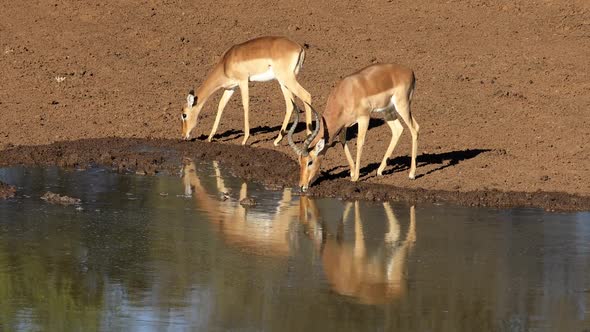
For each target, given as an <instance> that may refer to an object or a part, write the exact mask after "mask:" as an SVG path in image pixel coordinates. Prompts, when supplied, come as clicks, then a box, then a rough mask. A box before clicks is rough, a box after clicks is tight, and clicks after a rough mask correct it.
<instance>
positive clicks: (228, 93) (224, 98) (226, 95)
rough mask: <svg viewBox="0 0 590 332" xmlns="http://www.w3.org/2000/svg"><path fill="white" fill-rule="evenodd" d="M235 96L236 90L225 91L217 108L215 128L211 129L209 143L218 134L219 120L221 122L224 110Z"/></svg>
mask: <svg viewBox="0 0 590 332" xmlns="http://www.w3.org/2000/svg"><path fill="white" fill-rule="evenodd" d="M233 94H234V90H225V91H223V95H222V96H221V99H220V100H219V106H218V107H217V115H216V116H215V123H214V124H213V128H211V133H210V134H209V138H208V139H207V140H208V141H209V142H211V140H212V139H213V136H215V133H216V132H217V126H219V120H221V114H222V113H223V109H225V106H226V105H227V102H228V101H229V99H230V98H231V96H232V95H233Z"/></svg>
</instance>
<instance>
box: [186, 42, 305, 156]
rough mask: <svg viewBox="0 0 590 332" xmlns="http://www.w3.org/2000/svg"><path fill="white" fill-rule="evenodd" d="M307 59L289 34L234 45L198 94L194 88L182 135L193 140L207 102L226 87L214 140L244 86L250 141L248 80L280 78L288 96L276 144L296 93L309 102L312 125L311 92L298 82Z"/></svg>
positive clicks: (289, 114) (285, 123) (281, 135)
mask: <svg viewBox="0 0 590 332" xmlns="http://www.w3.org/2000/svg"><path fill="white" fill-rule="evenodd" d="M304 59H305V50H304V49H303V47H301V45H299V44H298V43H296V42H294V41H291V40H289V39H287V38H285V37H260V38H256V39H252V40H249V41H247V42H245V43H242V44H238V45H234V46H232V47H231V48H230V49H229V50H227V51H226V52H225V54H224V55H223V56H222V57H221V60H220V61H219V62H218V63H217V65H215V67H214V68H213V70H212V71H211V73H210V74H209V76H208V77H207V78H206V79H205V81H204V82H203V84H201V86H200V87H199V89H197V94H196V95H195V94H194V93H193V92H192V91H191V92H189V95H188V97H187V104H186V105H185V106H184V108H183V110H182V116H181V119H182V137H183V138H184V139H189V138H190V134H191V131H192V130H193V129H194V127H195V126H196V125H197V120H198V117H199V114H200V113H201V110H202V109H203V106H204V105H205V102H207V100H208V99H209V97H210V96H211V95H212V94H213V93H214V92H215V91H217V90H219V89H223V95H222V96H221V100H220V101H219V106H218V108H217V115H216V116H215V123H214V124H213V128H212V129H211V133H210V134H209V138H208V140H209V141H211V140H212V139H213V136H214V135H215V133H216V132H217V126H218V125H219V120H220V119H221V114H222V113H223V109H224V108H225V106H226V105H227V103H228V101H229V100H230V98H231V96H232V95H233V94H234V91H235V90H236V88H237V87H239V88H240V92H241V95H242V104H243V106H244V139H243V140H242V145H244V144H246V142H247V141H248V138H249V137H250V122H249V117H248V113H249V96H248V82H265V81H271V80H277V81H278V82H279V85H280V86H281V91H282V92H283V96H284V97H285V105H286V109H287V111H286V114H285V119H284V120H283V125H282V126H281V130H280V132H279V135H278V136H277V138H276V140H275V141H274V145H278V144H279V142H280V141H281V140H282V138H283V135H284V133H285V129H286V128H287V124H288V123H289V119H290V118H291V112H292V111H293V106H292V103H291V102H290V101H291V100H292V98H293V97H292V95H293V94H294V95H295V96H297V98H299V99H301V100H303V101H304V102H305V103H306V106H305V111H306V121H307V123H308V130H307V131H308V133H309V132H311V130H309V125H310V124H311V111H310V106H309V105H311V95H310V94H309V92H307V91H306V90H305V89H304V88H303V87H302V86H301V85H300V84H299V82H297V79H296V77H295V76H296V75H297V74H298V73H299V70H300V69H301V66H302V65H303V61H304Z"/></svg>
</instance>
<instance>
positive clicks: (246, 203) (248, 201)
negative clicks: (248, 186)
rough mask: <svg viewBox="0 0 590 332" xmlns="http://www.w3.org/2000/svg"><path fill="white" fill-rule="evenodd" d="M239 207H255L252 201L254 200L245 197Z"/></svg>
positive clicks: (254, 202)
mask: <svg viewBox="0 0 590 332" xmlns="http://www.w3.org/2000/svg"><path fill="white" fill-rule="evenodd" d="M240 205H241V206H243V207H250V206H255V205H256V201H255V200H254V198H251V197H246V198H244V199H243V200H241V201H240Z"/></svg>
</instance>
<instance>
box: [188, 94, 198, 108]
mask: <svg viewBox="0 0 590 332" xmlns="http://www.w3.org/2000/svg"><path fill="white" fill-rule="evenodd" d="M196 102H197V99H196V98H195V93H194V91H193V90H191V91H190V92H189V93H188V97H186V105H187V106H188V107H193V106H195V104H196Z"/></svg>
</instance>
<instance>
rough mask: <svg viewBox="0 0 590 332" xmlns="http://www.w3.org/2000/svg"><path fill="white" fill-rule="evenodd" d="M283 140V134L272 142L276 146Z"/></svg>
mask: <svg viewBox="0 0 590 332" xmlns="http://www.w3.org/2000/svg"><path fill="white" fill-rule="evenodd" d="M282 140H283V135H279V136H278V137H277V139H275V141H274V142H273V143H272V144H273V145H274V146H279V143H281V141H282Z"/></svg>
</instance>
